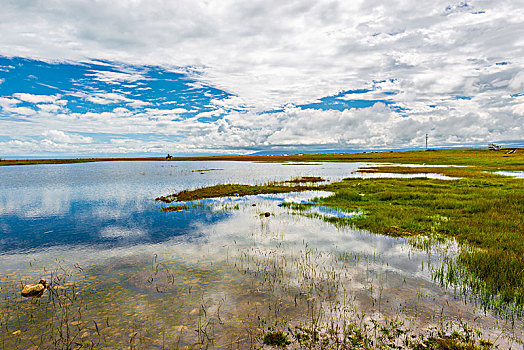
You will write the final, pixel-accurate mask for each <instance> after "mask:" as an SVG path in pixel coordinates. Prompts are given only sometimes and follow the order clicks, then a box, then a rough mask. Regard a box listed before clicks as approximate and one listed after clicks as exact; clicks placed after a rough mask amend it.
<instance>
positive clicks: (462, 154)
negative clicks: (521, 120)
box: [0, 148, 524, 170]
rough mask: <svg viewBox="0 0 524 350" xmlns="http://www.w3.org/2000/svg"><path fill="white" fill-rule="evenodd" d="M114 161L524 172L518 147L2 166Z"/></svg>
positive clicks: (7, 162)
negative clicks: (509, 151)
mask: <svg viewBox="0 0 524 350" xmlns="http://www.w3.org/2000/svg"><path fill="white" fill-rule="evenodd" d="M114 161H246V162H271V163H273V162H275V163H287V162H305V163H309V162H370V163H376V162H378V163H384V162H385V163H400V164H422V165H426V164H427V165H464V166H473V167H476V168H478V169H481V170H524V149H523V148H517V149H516V152H515V153H513V154H509V155H508V154H506V152H505V150H500V151H489V150H487V149H471V148H464V149H456V148H455V149H438V150H430V151H388V152H373V153H324V154H322V153H319V154H292V155H246V156H187V157H171V158H169V159H166V157H130V158H127V157H114V158H112V157H101V158H97V157H93V158H62V159H8V160H5V159H0V166H10V165H38V164H74V163H92V162H114Z"/></svg>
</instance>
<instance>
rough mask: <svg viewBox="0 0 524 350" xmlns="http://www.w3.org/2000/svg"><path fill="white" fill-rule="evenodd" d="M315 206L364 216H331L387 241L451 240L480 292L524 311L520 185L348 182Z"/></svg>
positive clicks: (523, 191) (505, 181)
mask: <svg viewBox="0 0 524 350" xmlns="http://www.w3.org/2000/svg"><path fill="white" fill-rule="evenodd" d="M327 190H329V191H333V192H335V194H334V195H332V196H330V197H327V198H321V199H317V200H316V204H318V205H323V206H330V207H334V208H340V209H343V210H347V211H352V210H362V211H363V212H364V213H366V214H367V215H364V216H358V217H355V218H352V219H346V218H344V219H340V218H330V219H329V220H330V221H333V222H335V223H337V222H338V223H340V224H350V225H354V226H355V227H357V228H360V229H366V230H369V231H371V232H374V233H380V234H385V235H390V236H414V235H426V236H438V237H448V238H455V239H457V240H458V242H460V243H462V244H464V245H467V246H468V247H472V248H474V249H463V250H462V251H461V253H460V257H459V262H460V263H461V264H462V265H463V266H464V267H465V268H467V270H468V271H469V272H470V273H471V274H472V276H473V277H474V278H475V279H476V280H477V281H481V282H482V283H480V284H479V283H476V289H481V290H477V291H479V292H481V291H488V292H489V293H490V294H491V295H498V296H499V297H500V298H501V299H502V300H503V301H504V302H505V303H516V304H517V305H520V307H522V306H524V239H523V236H522V235H523V228H524V215H523V214H524V186H523V181H522V180H520V179H509V178H499V177H493V178H477V179H473V178H468V179H459V180H453V181H446V180H432V179H425V178H411V179H392V178H383V179H345V180H344V181H342V182H339V183H336V184H333V185H331V186H330V188H328V189H327Z"/></svg>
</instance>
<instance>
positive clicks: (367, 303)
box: [0, 162, 520, 348]
mask: <svg viewBox="0 0 524 350" xmlns="http://www.w3.org/2000/svg"><path fill="white" fill-rule="evenodd" d="M364 165H369V164H362V163H360V164H359V163H322V164H312V165H303V164H300V165H293V164H285V165H284V164H264V163H245V162H238V163H237V162H108V163H89V164H73V165H47V166H46V165H38V166H23V167H20V166H16V167H3V168H0V176H1V179H2V187H1V189H0V228H1V230H2V231H1V232H2V236H1V238H0V252H1V255H0V275H1V276H2V280H3V281H4V284H3V286H4V287H3V289H5V290H6V291H7V290H9V288H8V287H9V286H13V285H15V287H13V288H14V289H13V290H16V284H17V283H18V285H19V284H20V282H19V281H20V280H23V281H27V282H33V281H35V280H38V278H40V277H42V276H45V277H46V278H48V279H50V278H51V271H52V272H53V274H54V276H55V277H56V276H61V278H63V280H62V281H61V284H60V287H61V288H60V289H59V290H58V291H59V292H61V293H64V295H63V296H64V298H66V299H67V293H69V292H70V293H72V294H71V295H76V294H75V293H79V295H80V297H79V298H78V299H76V298H73V299H74V300H72V301H71V308H72V309H74V308H75V307H77V306H78V307H79V308H81V309H82V310H83V311H82V312H81V315H78V314H76V313H75V314H73V313H70V314H68V315H69V316H68V317H70V318H68V319H66V320H65V321H64V320H63V319H60V320H62V321H60V322H62V323H63V322H65V323H66V324H72V325H73V326H74V327H72V329H73V330H74V332H76V333H77V334H76V337H77V339H93V341H94V342H95V343H96V342H98V343H99V344H106V345H107V346H109V347H113V348H114V347H123V346H129V345H130V344H134V345H136V346H141V347H143V348H155V347H156V348H162V347H164V346H168V345H169V346H174V345H180V346H191V345H193V344H195V343H200V344H203V343H206V344H211V345H213V346H216V347H219V346H225V345H227V344H230V345H231V344H237V345H238V346H240V347H246V346H249V345H252V344H253V342H255V343H256V341H257V340H256V339H254V338H253V337H251V336H250V335H253V336H254V335H255V334H256V333H257V332H259V331H260V327H261V319H263V320H264V322H268V323H271V324H273V323H275V322H276V323H278V322H280V323H286V324H290V325H297V324H301V323H307V321H308V320H309V319H310V318H311V316H310V314H312V313H318V314H320V315H322V317H321V318H322V319H323V320H325V321H326V320H327V319H328V318H329V317H330V315H331V316H333V315H335V316H333V317H336V318H337V319H339V318H341V317H345V316H344V315H346V316H347V317H356V316H355V315H361V317H362V318H363V319H365V320H368V321H369V320H370V319H371V318H373V319H375V320H384V319H386V318H394V317H401V318H402V320H404V321H405V322H406V324H408V325H409V326H410V327H411V328H413V329H417V330H421V329H429V328H430V327H437V326H439V325H442V324H444V323H446V322H448V321H454V322H455V321H457V320H458V319H461V320H463V321H466V322H468V323H471V324H472V325H474V326H476V327H479V328H480V329H482V330H483V331H484V332H485V334H487V337H490V338H491V339H492V340H493V339H495V338H496V337H498V336H499V334H501V333H503V335H502V336H501V337H499V338H497V341H498V343H499V344H500V345H501V346H502V347H506V346H507V345H508V344H510V343H511V341H510V340H508V337H510V336H511V334H512V332H515V329H514V328H511V327H508V328H507V329H503V328H501V327H500V324H503V323H504V321H501V320H498V319H497V318H496V317H495V315H493V314H491V313H489V312H488V313H484V312H483V311H482V310H481V309H480V308H478V307H476V306H475V305H474V304H471V303H470V302H469V301H468V299H464V298H461V297H458V296H455V295H454V291H453V290H445V289H443V288H441V287H440V286H439V285H438V284H437V283H435V282H434V280H433V277H432V273H431V272H432V267H434V266H437V267H438V266H440V264H441V263H442V259H441V255H442V254H446V255H451V256H452V255H454V253H455V251H456V250H457V247H456V245H455V244H454V243H453V242H448V243H445V244H442V245H441V246H439V247H435V248H434V249H432V250H431V251H430V252H425V251H420V250H416V249H414V248H413V247H412V245H410V244H409V243H408V241H407V240H405V239H395V238H391V237H385V236H378V235H373V234H370V233H368V232H365V231H359V230H353V229H350V228H347V227H344V228H338V227H335V226H334V225H331V224H329V223H326V222H323V221H321V220H319V219H314V218H309V217H304V216H303V215H297V213H294V212H291V211H289V210H288V209H286V208H284V207H281V206H279V205H280V204H281V203H282V202H290V201H294V202H305V201H308V200H310V199H311V198H313V197H316V196H325V195H328V194H329V193H322V192H303V193H288V194H282V195H260V196H250V197H242V198H219V199H213V200H203V201H200V202H199V206H197V207H194V208H191V209H188V210H184V211H180V212H168V213H164V212H162V211H161V210H160V207H161V206H162V205H163V204H159V203H156V202H154V201H153V200H152V199H153V198H155V197H157V196H159V195H167V194H171V193H173V192H176V191H180V190H183V189H192V188H197V187H202V186H209V185H214V184H217V183H247V184H260V183H265V182H269V181H275V180H288V179H290V178H293V177H298V176H322V177H324V178H325V179H327V180H329V181H334V180H340V179H342V178H344V177H349V176H356V175H357V174H352V173H353V172H354V171H355V170H357V169H358V168H359V167H361V166H364ZM205 169H223V170H211V171H201V170H205ZM195 170H198V171H195ZM358 175H359V176H360V175H362V174H358ZM370 175H372V176H377V174H370ZM266 212H269V213H270V216H269V217H266V216H265V215H264V214H265V213H266ZM315 214H316V215H320V216H322V215H337V216H340V215H344V213H338V214H337V213H336V212H333V211H329V210H327V209H323V208H320V209H316V211H315ZM348 215H352V214H351V213H349V214H348ZM17 281H18V282H17ZM62 288H63V289H62ZM73 288H74V291H73ZM67 300H69V299H67ZM465 301H466V302H465ZM53 305H54V304H53ZM50 308H51V307H50V306H49V305H47V306H45V307H44V306H42V305H41V304H38V303H36V304H35V303H32V302H31V301H28V300H22V299H21V298H20V297H18V299H16V302H13V303H7V302H6V304H5V308H4V310H18V311H13V312H14V313H15V314H16V312H18V313H19V314H22V315H28V313H31V314H33V313H35V314H39V313H42V314H45V313H46V312H47V313H50V312H56V311H50V310H51V309H50ZM53 310H55V309H53ZM75 310H76V309H75ZM5 315H6V313H3V314H2V316H1V317H4V318H5V317H6V316H5ZM4 318H3V319H2V320H1V321H2V323H3V324H8V325H9V326H8V331H5V332H7V333H6V334H7V338H6V334H1V336H0V343H1V341H4V342H6V343H2V344H4V345H5V344H11V343H9V342H10V341H14V340H13V339H11V338H16V337H19V338H20V339H22V341H23V340H26V341H27V339H33V338H37V337H38V334H40V333H39V332H42V329H51V328H53V327H58V326H56V325H51V326H50V325H49V324H46V323H45V322H48V321H45V322H44V321H43V320H46V318H45V317H42V318H41V319H40V318H38V317H36V320H37V321H31V322H34V325H33V326H31V327H30V326H28V322H29V321H27V320H25V319H24V317H22V318H19V319H18V321H16V320H15V319H4ZM32 319H34V318H32ZM497 323H499V325H497ZM95 324H96V327H95V326H94V325H95ZM510 328H511V329H510ZM195 329H196V330H197V332H195ZM18 330H20V331H21V332H20V333H17V334H16V336H15V335H14V334H13V333H16V332H17V331H18ZM2 332H4V328H2ZM517 332H519V330H517ZM517 334H520V333H517ZM6 339H7V340H6ZM17 339H18V338H17ZM231 347H232V345H231Z"/></svg>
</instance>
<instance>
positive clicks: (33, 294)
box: [21, 279, 47, 298]
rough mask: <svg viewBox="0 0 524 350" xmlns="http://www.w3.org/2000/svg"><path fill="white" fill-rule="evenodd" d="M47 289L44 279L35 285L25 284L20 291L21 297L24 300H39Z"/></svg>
mask: <svg viewBox="0 0 524 350" xmlns="http://www.w3.org/2000/svg"><path fill="white" fill-rule="evenodd" d="M46 288H47V282H46V280H45V279H40V282H38V283H37V284H26V285H25V287H24V289H22V292H21V294H22V296H23V297H25V298H40V297H41V296H42V294H44V292H45V290H46Z"/></svg>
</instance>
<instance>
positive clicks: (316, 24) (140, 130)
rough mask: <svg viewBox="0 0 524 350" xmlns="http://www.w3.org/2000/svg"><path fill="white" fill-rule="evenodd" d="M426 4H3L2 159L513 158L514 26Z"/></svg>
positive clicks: (501, 13) (486, 7)
mask: <svg viewBox="0 0 524 350" xmlns="http://www.w3.org/2000/svg"><path fill="white" fill-rule="evenodd" d="M423 2H424V4H420V2H415V1H414V0H406V1H402V2H399V3H398V4H394V5H393V4H389V3H388V2H384V1H355V2H352V3H351V4H346V3H342V2H339V1H331V0H329V1H328V0H325V1H324V0H322V1H306V0H304V1H290V2H289V3H285V4H283V3H281V2H276V1H254V2H251V3H249V4H247V3H245V2H238V1H232V0H227V1H191V2H189V1H178V2H176V4H175V3H174V2H168V1H161V0H155V1H153V2H146V1H140V0H138V1H135V2H134V3H133V5H131V4H130V3H128V2H125V1H111V2H109V1H101V2H96V3H92V2H89V1H87V0H79V1H77V2H74V3H71V2H68V1H65V0H54V1H53V2H51V3H49V2H44V1H34V2H25V1H18V2H10V1H8V2H6V3H5V4H3V9H4V10H3V13H2V14H0V29H1V30H2V33H3V35H2V37H0V153H1V154H0V156H16V155H20V156H22V155H24V156H60V155H71V156H74V155H78V156H87V155H116V154H125V155H143V154H151V155H154V154H165V153H171V154H184V155H189V154H244V153H251V152H259V151H262V152H263V151H275V150H281V151H283V152H292V151H294V150H297V151H303V150H310V151H322V150H326V149H329V150H349V149H382V148H414V147H421V146H423V145H424V140H425V134H426V133H429V134H430V145H431V146H433V147H446V146H453V147H455V146H464V145H465V146H483V145H485V144H487V143H488V142H499V143H502V144H507V145H522V144H523V143H524V142H523V140H524V130H523V129H522V125H523V124H524V123H523V121H524V119H523V117H524V69H523V68H524V62H523V57H524V42H523V40H522V38H523V37H524V23H523V20H522V18H524V10H523V9H522V8H521V6H518V4H517V2H515V1H502V2H500V1H467V2H465V1H455V2H453V1H436V2H435V1H427V2H426V1H423ZM415 4H417V6H415ZM519 13H520V14H521V16H517V14H519ZM510 14H511V15H510Z"/></svg>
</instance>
